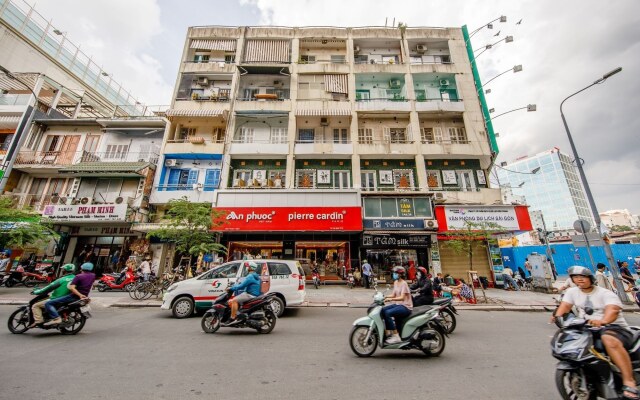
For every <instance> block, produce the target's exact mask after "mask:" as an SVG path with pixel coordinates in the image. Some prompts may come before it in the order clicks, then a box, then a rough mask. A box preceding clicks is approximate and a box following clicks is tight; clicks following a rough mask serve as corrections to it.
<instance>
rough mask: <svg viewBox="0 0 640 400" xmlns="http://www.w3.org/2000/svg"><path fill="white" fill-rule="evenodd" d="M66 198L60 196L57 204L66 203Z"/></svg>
mask: <svg viewBox="0 0 640 400" xmlns="http://www.w3.org/2000/svg"><path fill="white" fill-rule="evenodd" d="M67 200H68V199H67V198H66V197H60V200H59V201H58V204H67Z"/></svg>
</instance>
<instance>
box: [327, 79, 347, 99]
mask: <svg viewBox="0 0 640 400" xmlns="http://www.w3.org/2000/svg"><path fill="white" fill-rule="evenodd" d="M324 88H325V89H324V90H325V91H327V92H331V93H345V94H346V93H347V92H348V90H347V88H348V84H347V75H346V74H341V75H325V76H324Z"/></svg>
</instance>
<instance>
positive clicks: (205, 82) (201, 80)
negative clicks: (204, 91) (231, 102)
mask: <svg viewBox="0 0 640 400" xmlns="http://www.w3.org/2000/svg"><path fill="white" fill-rule="evenodd" d="M198 85H200V86H208V85H209V78H205V77H200V78H198Z"/></svg>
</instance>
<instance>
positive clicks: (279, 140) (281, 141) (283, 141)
mask: <svg viewBox="0 0 640 400" xmlns="http://www.w3.org/2000/svg"><path fill="white" fill-rule="evenodd" d="M231 142H232V143H242V144H252V143H264V144H287V143H289V140H288V139H287V138H270V139H264V140H260V139H252V140H244V139H233V140H232V141H231Z"/></svg>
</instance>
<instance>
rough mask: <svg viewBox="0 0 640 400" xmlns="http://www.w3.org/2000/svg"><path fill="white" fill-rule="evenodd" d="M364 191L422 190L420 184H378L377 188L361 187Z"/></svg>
mask: <svg viewBox="0 0 640 400" xmlns="http://www.w3.org/2000/svg"><path fill="white" fill-rule="evenodd" d="M360 190H362V191H363V192H419V191H420V190H421V188H420V187H418V186H406V187H399V186H391V185H390V186H378V187H376V188H361V189H360Z"/></svg>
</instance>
